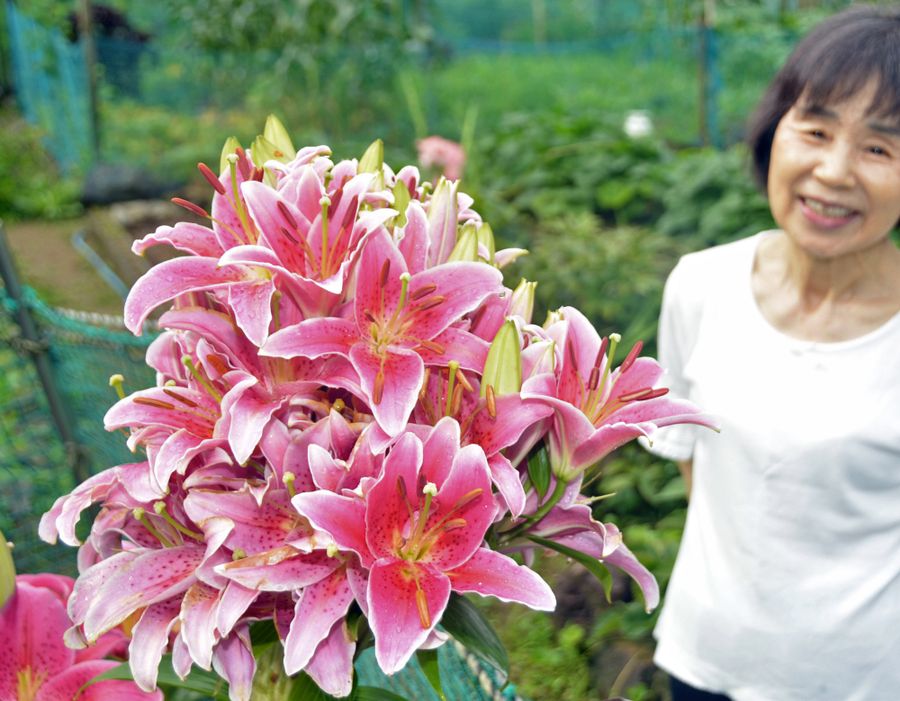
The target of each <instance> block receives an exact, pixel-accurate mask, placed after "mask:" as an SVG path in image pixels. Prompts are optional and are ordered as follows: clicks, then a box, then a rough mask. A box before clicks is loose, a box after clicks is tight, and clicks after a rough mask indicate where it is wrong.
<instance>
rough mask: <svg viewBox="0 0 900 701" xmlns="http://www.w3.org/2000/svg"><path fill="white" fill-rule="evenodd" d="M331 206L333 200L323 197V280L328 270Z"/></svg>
mask: <svg viewBox="0 0 900 701" xmlns="http://www.w3.org/2000/svg"><path fill="white" fill-rule="evenodd" d="M330 204H331V200H330V199H329V198H328V195H323V196H322V199H320V200H319V206H320V207H321V208H322V264H321V265H320V266H319V269H320V271H321V274H322V278H323V279H324V278H325V277H326V273H325V271H326V270H327V269H328V206H329V205H330Z"/></svg>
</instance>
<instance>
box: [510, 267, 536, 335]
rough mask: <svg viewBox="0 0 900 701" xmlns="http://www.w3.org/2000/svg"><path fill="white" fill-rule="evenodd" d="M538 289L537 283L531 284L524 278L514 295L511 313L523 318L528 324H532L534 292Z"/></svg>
mask: <svg viewBox="0 0 900 701" xmlns="http://www.w3.org/2000/svg"><path fill="white" fill-rule="evenodd" d="M536 287H537V283H536V282H529V281H528V280H526V279H525V278H522V281H521V282H520V283H519V285H518V287H516V289H515V290H513V293H512V302H511V304H510V307H509V313H510V314H512V315H516V316H520V317H522V318H523V319H524V320H525V323H526V324H530V323H531V314H532V313H533V312H534V290H535V288H536Z"/></svg>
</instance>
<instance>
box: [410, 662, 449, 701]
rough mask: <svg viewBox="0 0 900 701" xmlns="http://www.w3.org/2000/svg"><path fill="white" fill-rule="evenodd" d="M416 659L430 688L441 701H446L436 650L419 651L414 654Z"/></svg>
mask: <svg viewBox="0 0 900 701" xmlns="http://www.w3.org/2000/svg"><path fill="white" fill-rule="evenodd" d="M416 659H418V660H419V666H420V667H421V668H422V672H423V673H424V674H425V678H426V679H427V680H428V683H429V684H431V688H432V689H434V690H435V692H437V695H438V697H439V698H440V699H441V701H447V697H446V696H445V695H444V688H443V686H441V668H440V666H439V665H438V653H437V650H419V651H418V652H416Z"/></svg>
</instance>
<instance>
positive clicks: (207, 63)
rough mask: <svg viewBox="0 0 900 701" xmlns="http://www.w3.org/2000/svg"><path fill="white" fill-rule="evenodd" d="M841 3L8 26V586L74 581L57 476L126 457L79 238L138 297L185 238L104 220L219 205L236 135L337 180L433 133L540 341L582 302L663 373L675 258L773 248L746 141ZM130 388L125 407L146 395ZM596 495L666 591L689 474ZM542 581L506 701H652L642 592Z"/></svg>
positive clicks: (666, 2) (0, 398) (24, 21)
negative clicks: (14, 565) (666, 307)
mask: <svg viewBox="0 0 900 701" xmlns="http://www.w3.org/2000/svg"><path fill="white" fill-rule="evenodd" d="M848 4H849V3H848V2H847V1H846V0H493V2H484V0H204V1H202V2H201V1H200V0H156V1H155V2H152V3H150V2H144V1H139V0H103V2H102V3H101V2H89V1H88V0H27V2H26V1H25V0H21V1H19V2H13V1H11V0H8V1H7V2H6V3H5V4H4V5H3V7H2V12H0V218H2V219H3V220H4V221H5V222H6V225H7V228H8V229H9V236H10V240H11V244H12V248H13V251H14V252H15V253H16V255H17V257H18V264H19V268H20V270H21V272H22V275H23V277H24V279H25V281H26V282H27V283H28V285H29V286H30V287H29V289H28V294H33V297H30V298H28V300H25V302H21V301H19V302H17V301H16V300H11V298H9V296H8V294H7V295H6V296H4V304H3V305H2V307H0V483H2V487H3V490H2V495H3V496H2V497H0V528H2V530H4V531H5V532H6V533H7V534H8V535H9V534H10V533H17V532H18V533H19V534H20V535H19V539H20V541H22V542H23V543H25V547H24V548H23V547H20V548H19V553H18V555H17V560H18V562H19V566H20V569H25V570H37V569H54V570H57V571H65V570H70V569H71V568H72V564H73V557H74V556H73V554H72V553H71V552H68V551H57V550H50V549H40V546H39V545H38V544H36V543H33V536H29V535H27V534H28V533H32V532H33V530H34V523H35V518H36V516H37V515H39V514H40V513H41V512H42V511H43V510H44V509H46V508H47V507H48V506H49V505H50V503H52V499H53V498H54V497H55V496H56V495H58V494H60V493H62V492H64V491H66V490H67V489H69V488H71V484H72V479H73V477H72V475H71V474H70V473H69V472H67V471H66V470H68V468H69V467H72V466H73V465H74V466H76V467H79V466H80V467H79V469H83V470H87V471H96V470H98V469H102V467H104V466H106V465H108V464H110V463H111V462H114V461H115V460H117V459H120V460H127V459H128V458H127V454H126V456H125V457H121V458H119V457H118V456H119V453H116V452H115V450H121V446H120V445H118V444H117V447H116V448H115V449H110V452H105V450H106V449H105V448H104V450H100V448H99V446H101V444H103V441H104V440H106V439H105V438H104V437H103V435H102V433H100V432H99V431H98V430H97V429H99V423H100V417H101V416H102V414H103V411H104V410H105V408H106V406H107V405H108V404H109V403H110V402H111V401H112V399H113V396H112V394H111V393H110V392H109V391H108V390H104V389H103V385H104V384H105V382H106V377H107V376H108V374H109V372H112V371H115V370H116V369H117V365H116V363H121V362H130V363H131V364H130V365H129V367H132V368H134V367H137V366H139V365H140V356H141V352H142V350H141V348H140V345H139V344H138V345H135V344H133V343H132V344H131V345H129V344H128V343H125V342H123V341H122V340H121V338H120V337H117V336H116V335H115V334H116V333H117V332H115V331H112V330H109V325H108V323H107V322H108V321H109V320H102V319H101V320H99V321H98V319H97V318H94V317H91V318H90V319H88V321H90V322H91V323H95V322H96V323H97V324H99V325H100V326H97V327H96V328H100V327H102V329H101V330H96V331H91V332H86V331H85V328H87V327H83V326H78V324H79V323H81V322H84V321H85V317H84V316H83V315H82V316H80V317H79V316H78V315H75V316H73V315H72V314H71V313H69V312H63V311H60V310H58V309H56V308H55V307H70V308H75V309H77V310H80V311H87V312H107V313H116V312H117V311H118V309H119V307H120V305H121V299H120V298H119V296H118V295H117V294H116V293H115V291H114V290H111V289H110V288H109V286H108V285H107V284H106V282H104V281H103V279H101V277H99V276H98V275H97V270H98V268H97V265H96V262H95V263H94V264H91V265H88V264H87V263H85V261H84V260H83V259H82V258H80V257H79V254H78V253H76V251H75V249H74V248H73V245H72V241H71V240H70V234H71V233H72V232H75V231H76V230H77V231H86V232H87V235H88V236H89V237H93V238H92V239H91V240H92V241H93V245H94V249H96V251H98V252H99V253H100V258H101V259H103V261H104V262H105V263H106V264H107V265H108V267H109V268H111V269H112V271H113V273H114V274H115V275H116V276H117V277H118V278H119V279H121V280H123V281H124V282H125V283H126V284H127V283H129V282H131V281H133V279H134V278H135V277H136V276H137V275H138V274H140V272H141V271H140V269H139V268H135V267H134V264H133V263H128V262H123V256H122V253H121V251H122V250H123V248H124V250H126V251H127V245H128V243H130V240H131V237H133V236H140V235H142V234H144V233H146V232H147V231H150V230H152V228H154V227H155V225H156V224H158V223H166V222H167V221H168V222H169V223H171V221H172V220H173V219H174V218H175V217H176V216H177V215H176V214H174V213H171V212H168V213H165V214H164V215H163V216H162V217H161V220H159V221H156V222H153V221H152V218H151V219H147V218H146V217H144V218H138V220H137V221H135V220H128V221H125V220H123V218H122V217H121V216H118V215H120V214H121V211H122V210H121V208H120V209H116V207H120V205H117V204H114V203H113V200H121V199H141V200H147V199H150V198H161V197H163V196H171V195H172V194H183V195H190V196H192V197H194V199H197V198H198V197H199V198H200V199H202V198H203V197H206V196H208V195H205V194H203V193H204V187H205V184H204V183H203V181H202V179H201V178H200V176H199V175H198V173H197V171H196V164H197V162H198V161H206V162H210V163H217V162H218V160H217V159H218V156H219V151H220V149H221V145H222V143H223V142H224V140H225V138H226V137H228V136H231V135H234V136H236V137H238V139H240V140H241V141H242V142H243V143H244V144H249V143H250V141H251V140H252V138H253V137H254V136H255V135H256V134H257V133H258V132H259V131H260V130H261V127H262V124H263V123H264V121H265V117H266V115H267V114H269V113H275V114H277V115H278V116H279V117H280V118H281V120H282V121H283V122H284V123H285V125H286V126H287V127H288V130H289V131H290V132H291V134H292V136H293V138H294V142H295V144H298V145H299V144H313V143H327V144H329V145H330V146H331V147H332V149H333V151H334V153H335V156H336V157H337V158H347V157H358V156H359V155H361V153H362V152H363V150H364V148H365V146H366V145H367V144H368V143H369V142H371V141H372V140H373V139H375V138H382V139H384V141H385V144H386V159H387V161H388V162H389V163H391V164H395V165H398V166H399V165H402V164H404V163H407V162H414V161H415V158H416V148H415V142H416V140H417V139H421V138H423V137H425V136H427V135H431V134H439V135H441V136H444V137H446V138H449V139H453V140H456V141H460V142H461V143H462V144H463V146H464V148H465V150H466V153H467V163H466V169H465V173H464V175H463V178H462V179H463V183H462V186H461V189H462V190H464V191H466V192H468V193H470V194H472V195H473V196H474V197H475V200H476V205H475V208H476V209H477V210H478V211H479V212H481V214H482V215H483V216H484V218H485V219H486V220H487V221H489V222H490V223H491V224H492V226H493V229H494V231H495V233H496V234H497V236H498V238H499V239H500V242H501V243H502V244H504V245H512V246H521V247H525V248H528V249H530V251H531V254H530V255H529V256H526V257H525V258H523V259H521V260H520V262H517V263H516V264H515V266H514V267H513V268H512V269H511V272H510V273H509V275H508V277H507V282H508V284H510V285H513V286H514V285H515V283H516V282H517V281H518V278H519V277H520V276H524V277H527V278H529V279H536V280H538V281H539V283H540V284H539V286H538V292H537V294H538V305H537V306H538V310H537V311H536V317H537V319H538V320H540V319H541V318H542V316H543V314H544V313H545V312H546V310H547V308H548V307H551V306H552V307H557V306H560V305H562V304H572V305H575V306H577V307H579V308H581V309H582V310H583V311H584V312H585V313H586V314H587V315H588V316H589V317H590V318H591V319H592V320H593V321H594V322H595V324H596V325H597V327H598V329H599V330H600V332H601V333H604V334H606V333H609V332H611V331H619V332H621V333H622V334H623V336H624V337H625V342H626V343H630V342H632V341H634V340H637V339H638V338H642V339H644V340H645V342H646V343H647V346H648V348H649V351H650V352H651V353H652V352H653V351H654V345H655V344H654V339H655V333H656V331H655V329H656V317H657V314H658V311H659V302H660V295H661V290H662V285H663V282H664V280H665V277H666V275H667V273H668V271H669V270H670V269H671V268H672V266H673V265H674V264H675V262H676V260H677V258H678V256H679V255H681V254H683V253H685V252H687V251H690V250H695V249H698V248H702V247H706V246H709V245H713V244H716V243H721V242H725V241H728V240H732V239H735V238H738V237H741V236H746V235H749V234H751V233H753V232H755V231H757V230H759V229H762V228H765V227H767V226H770V225H771V221H770V217H769V213H768V209H767V207H766V204H765V201H764V200H763V198H762V197H761V196H760V195H759V194H758V193H757V192H756V191H755V189H754V188H753V186H752V184H751V179H750V177H749V170H748V164H747V159H746V153H745V150H744V148H743V146H742V145H741V143H740V140H741V138H742V135H743V125H744V122H745V120H746V117H747V116H748V114H749V112H750V111H751V110H752V108H753V105H754V102H755V101H756V99H757V98H758V97H759V95H760V92H761V90H762V89H763V88H764V86H765V85H766V84H767V82H768V81H769V80H770V79H771V77H772V75H773V74H774V72H775V70H776V69H777V67H778V66H779V65H780V63H781V62H782V61H783V59H784V57H785V56H786V55H787V53H788V52H789V51H790V49H791V47H792V46H793V44H794V42H795V41H796V40H797V38H798V36H800V35H801V34H802V33H803V31H805V29H807V28H808V27H810V26H811V25H812V24H814V23H815V22H816V21H818V20H820V19H821V18H823V17H824V16H826V15H828V14H830V13H833V12H835V11H837V10H839V9H842V8H843V7H845V6H847V5H848ZM626 127H628V128H627V129H626ZM629 132H631V133H629ZM427 174H428V175H436V173H427ZM198 193H200V194H198ZM151 209H152V208H151ZM152 211H157V210H152ZM111 213H112V214H115V215H116V216H111ZM125 257H126V258H127V253H126V254H125ZM107 281H108V276H107ZM8 292H9V290H7V291H6V293H8ZM29 300H30V301H29ZM26 303H27V304H28V305H30V307H31V308H32V311H33V312H34V313H35V315H36V317H37V319H38V325H39V327H40V330H41V333H42V334H43V337H42V338H43V340H42V343H44V350H43V351H40V352H49V354H50V360H51V361H52V367H53V370H52V378H51V380H52V381H53V382H55V383H56V385H57V391H58V392H59V393H60V394H61V396H62V399H63V402H64V403H65V404H66V405H67V406H68V407H69V413H70V414H71V415H72V416H74V417H76V418H75V419H74V420H73V421H74V423H75V424H76V427H75V433H74V436H75V439H74V442H73V440H71V436H70V440H68V441H61V440H58V439H57V438H56V434H55V433H54V431H53V430H52V427H51V424H49V423H48V421H49V420H48V419H46V416H47V411H48V408H47V400H46V398H45V397H44V395H43V393H42V392H41V391H40V390H39V389H36V388H38V387H39V386H40V385H39V384H38V377H37V375H35V371H34V369H33V366H32V363H31V358H32V356H33V355H34V353H35V352H36V351H35V349H34V348H33V347H30V346H29V345H28V342H29V341H28V339H24V340H23V337H22V334H21V332H20V330H19V328H18V326H17V325H16V324H15V323H13V321H14V319H13V317H14V314H15V312H16V310H17V309H18V308H19V307H20V306H21V305H22V304H26ZM48 303H49V304H48ZM17 305H19V306H18V307H17ZM103 324H106V326H103ZM91 334H93V335H91ZM88 336H90V337H91V339H92V341H91V344H88V345H85V339H86V338H87V337H88ZM48 339H49V340H48ZM66 344H69V345H66ZM126 347H127V348H128V352H127V353H123V351H122V349H123V348H126ZM48 348H49V351H47V349H48ZM86 348H87V349H89V350H85V349H86ZM101 350H102V352H101ZM79 353H80V354H81V355H79ZM85 354H89V355H90V356H91V362H93V365H92V366H91V367H89V368H88V367H87V365H86V364H85V363H86V361H85V360H84V356H85ZM129 354H130V355H132V356H134V357H133V358H131V359H130V360H129V358H128V357H124V356H127V355H129ZM123 358H124V359H123ZM67 361H69V363H70V364H69V365H67V364H66V363H67ZM76 361H77V362H76ZM138 372H139V371H137V370H134V369H132V374H131V378H132V380H131V381H132V382H134V383H135V385H134V386H133V387H132V389H134V388H135V387H136V386H137V385H138V384H140V382H147V381H149V378H138V379H135V377H137V375H136V373H138ZM104 392H106V394H104ZM33 417H37V418H33ZM40 417H44V418H40ZM112 440H114V441H116V440H117V439H116V438H115V437H114V438H113V439H112ZM79 441H80V444H79ZM104 445H105V444H104ZM85 452H88V453H91V454H90V455H88V456H85V455H84V454H83V453H85ZM594 489H595V490H596V493H597V494H598V495H599V494H611V493H612V494H614V496H612V497H611V498H608V499H604V500H602V501H598V502H597V505H596V513H597V517H598V518H600V519H602V520H609V521H614V522H615V523H617V524H618V525H620V526H621V527H622V528H623V530H624V533H625V539H626V542H627V543H628V544H629V546H630V547H631V548H632V549H633V550H634V551H635V552H636V553H637V554H638V555H639V557H640V558H641V560H642V561H643V562H645V563H646V564H647V565H648V567H649V568H650V569H651V570H652V571H653V572H654V573H655V574H656V575H657V577H658V578H659V580H660V583H661V585H663V586H664V585H665V583H666V581H667V578H668V573H669V572H670V570H671V567H672V563H673V561H674V557H675V553H676V551H677V546H678V539H679V537H680V533H681V527H682V524H683V519H684V509H685V499H684V492H683V487H682V484H681V481H680V478H679V477H678V474H677V470H676V469H675V467H674V465H672V464H670V463H667V462H665V461H660V460H659V459H656V458H654V457H652V456H649V455H648V454H646V453H643V452H642V451H641V450H640V449H638V448H635V447H630V448H627V449H625V450H623V451H620V452H619V453H617V454H616V455H615V456H614V457H612V458H610V459H609V460H608V461H607V464H606V465H605V466H604V469H603V476H602V478H601V479H600V480H599V481H597V482H596V483H595V485H594ZM29 539H30V540H29ZM28 553H31V554H32V555H33V556H31V557H29V555H28ZM544 565H545V566H546V567H547V568H548V571H549V572H550V573H551V576H552V577H553V579H554V580H555V587H556V589H557V591H558V592H559V594H560V611H559V612H558V613H557V614H556V615H555V616H553V617H552V618H551V617H546V616H543V615H532V614H530V613H528V612H525V611H522V610H520V609H516V610H515V611H513V610H511V609H512V607H495V608H493V609H492V615H494V617H495V620H497V621H498V622H499V623H500V625H499V626H498V627H499V629H500V631H501V633H502V635H503V636H504V637H505V638H506V640H507V643H508V645H509V647H510V653H511V658H512V664H513V678H514V679H515V681H516V682H517V685H518V688H519V691H520V692H522V693H524V694H525V695H527V696H529V697H531V698H533V699H536V700H543V699H553V700H557V699H558V700H561V701H583V700H584V699H602V698H606V697H607V696H615V695H623V696H627V697H628V698H630V699H633V701H651V700H654V699H665V698H666V691H665V689H664V686H665V680H664V678H663V677H662V675H660V674H659V673H658V672H657V671H656V670H654V669H653V667H652V665H651V664H650V663H649V660H650V657H651V655H652V641H651V637H650V632H651V630H652V627H653V624H654V622H655V616H647V615H646V614H645V613H644V611H643V605H642V602H641V601H639V600H635V595H634V593H633V592H632V590H631V588H630V586H629V584H628V583H627V582H624V581H618V580H617V581H616V582H615V586H614V597H613V598H614V600H615V601H614V603H613V604H612V605H610V604H607V603H606V602H605V601H604V600H603V597H602V595H598V587H597V586H596V583H595V582H591V581H588V579H587V578H585V577H584V576H583V575H582V574H580V573H578V571H577V570H576V569H574V568H573V567H571V566H570V565H569V564H568V563H566V562H563V561H560V560H552V561H548V562H546V563H544Z"/></svg>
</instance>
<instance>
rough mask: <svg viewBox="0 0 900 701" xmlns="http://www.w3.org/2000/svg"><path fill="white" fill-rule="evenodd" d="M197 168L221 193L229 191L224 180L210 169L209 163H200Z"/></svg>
mask: <svg viewBox="0 0 900 701" xmlns="http://www.w3.org/2000/svg"><path fill="white" fill-rule="evenodd" d="M197 170H199V171H200V174H201V175H202V176H203V177H204V178H205V179H206V182H208V183H209V184H210V185H211V186H212V187H213V189H214V190H215V191H216V192H218V193H219V194H220V195H224V194H225V193H226V192H227V190H226V189H225V186H224V185H223V184H222V181H221V180H219V179H218V178H217V177H216V174H215V173H213V172H212V170H210V168H209V166H208V165H206V164H205V163H198V164H197Z"/></svg>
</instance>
